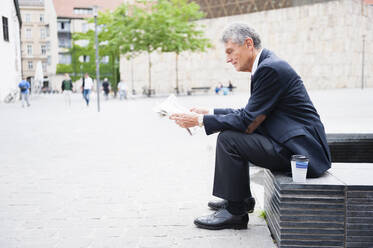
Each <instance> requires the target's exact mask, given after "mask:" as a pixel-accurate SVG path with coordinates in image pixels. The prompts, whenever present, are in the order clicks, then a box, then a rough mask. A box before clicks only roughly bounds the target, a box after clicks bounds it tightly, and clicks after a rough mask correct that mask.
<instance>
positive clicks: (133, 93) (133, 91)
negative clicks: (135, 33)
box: [131, 58, 136, 95]
mask: <svg viewBox="0 0 373 248" xmlns="http://www.w3.org/2000/svg"><path fill="white" fill-rule="evenodd" d="M131 83H132V95H135V94H136V91H135V84H134V81H133V59H132V58H131Z"/></svg>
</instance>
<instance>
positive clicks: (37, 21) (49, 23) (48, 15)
mask: <svg viewBox="0 0 373 248" xmlns="http://www.w3.org/2000/svg"><path fill="white" fill-rule="evenodd" d="M19 3H20V9H21V15H22V18H23V20H24V22H23V26H22V69H23V74H24V77H25V78H26V79H27V80H28V81H29V82H31V86H32V89H34V90H37V91H39V90H42V91H50V90H51V89H52V88H53V87H54V85H56V84H57V82H56V78H55V75H56V65H57V58H58V57H57V23H56V19H57V18H56V11H55V9H54V6H53V2H52V0H19ZM38 64H39V65H38ZM40 65H41V67H42V71H43V76H44V80H43V82H36V81H35V80H34V77H35V73H36V70H37V66H40Z"/></svg>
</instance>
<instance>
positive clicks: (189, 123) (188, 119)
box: [170, 114, 198, 128]
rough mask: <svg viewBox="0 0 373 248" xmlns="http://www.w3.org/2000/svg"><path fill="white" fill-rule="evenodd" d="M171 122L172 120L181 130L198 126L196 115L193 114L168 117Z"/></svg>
mask: <svg viewBox="0 0 373 248" xmlns="http://www.w3.org/2000/svg"><path fill="white" fill-rule="evenodd" d="M170 119H171V120H174V121H175V122H176V124H177V125H179V126H180V127H182V128H189V127H195V126H198V115H194V114H173V115H171V116H170Z"/></svg>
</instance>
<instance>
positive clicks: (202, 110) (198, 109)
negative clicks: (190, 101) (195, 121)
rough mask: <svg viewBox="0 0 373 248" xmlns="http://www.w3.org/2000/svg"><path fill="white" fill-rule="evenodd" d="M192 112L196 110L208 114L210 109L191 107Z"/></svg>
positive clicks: (198, 112)
mask: <svg viewBox="0 0 373 248" xmlns="http://www.w3.org/2000/svg"><path fill="white" fill-rule="evenodd" d="M190 112H194V113H197V114H202V115H207V114H208V113H209V111H208V110H207V109H201V108H191V109H190Z"/></svg>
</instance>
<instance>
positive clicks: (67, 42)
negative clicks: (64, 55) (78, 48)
mask: <svg viewBox="0 0 373 248" xmlns="http://www.w3.org/2000/svg"><path fill="white" fill-rule="evenodd" d="M58 45H59V47H64V48H70V47H71V40H70V39H68V38H65V39H63V38H60V39H58Z"/></svg>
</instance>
